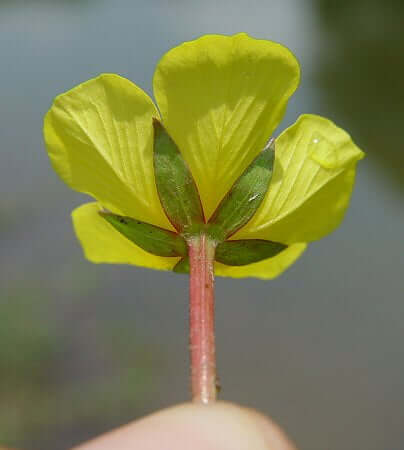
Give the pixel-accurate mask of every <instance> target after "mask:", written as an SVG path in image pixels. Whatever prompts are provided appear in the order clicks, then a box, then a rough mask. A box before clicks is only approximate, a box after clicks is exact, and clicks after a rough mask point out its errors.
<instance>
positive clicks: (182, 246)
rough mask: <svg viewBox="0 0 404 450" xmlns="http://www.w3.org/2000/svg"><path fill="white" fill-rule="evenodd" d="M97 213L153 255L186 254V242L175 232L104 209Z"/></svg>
mask: <svg viewBox="0 0 404 450" xmlns="http://www.w3.org/2000/svg"><path fill="white" fill-rule="evenodd" d="M99 214H100V216H101V217H103V218H104V219H105V220H106V221H107V222H109V223H110V224H111V225H112V226H113V227H114V228H115V229H116V230H118V231H119V232H120V233H122V234H123V235H124V236H125V237H126V238H127V239H129V240H130V241H132V242H133V243H134V244H136V245H137V246H138V247H140V248H142V249H143V250H145V251H147V252H149V253H152V254H153V255H157V256H185V255H187V244H186V242H185V240H184V238H183V237H182V236H180V235H178V234H177V233H174V232H172V231H168V230H165V229H164V228H159V227H156V226H154V225H151V224H150V223H146V222H141V221H140V220H135V219H132V218H131V217H125V216H119V215H117V214H113V213H110V212H104V211H100V212H99Z"/></svg>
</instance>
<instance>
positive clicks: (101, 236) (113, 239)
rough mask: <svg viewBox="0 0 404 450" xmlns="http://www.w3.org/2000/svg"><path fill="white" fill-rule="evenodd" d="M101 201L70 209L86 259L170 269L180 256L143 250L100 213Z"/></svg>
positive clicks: (97, 261) (96, 261) (95, 261)
mask: <svg viewBox="0 0 404 450" xmlns="http://www.w3.org/2000/svg"><path fill="white" fill-rule="evenodd" d="M100 208H101V207H100V205H98V204H97V203H86V204H85V205H81V206H79V207H78V208H76V209H75V210H74V211H73V213H72V218H73V225H74V230H75V232H76V235H77V237H78V239H79V241H80V243H81V245H82V247H83V250H84V254H85V256H86V258H87V259H88V260H90V261H91V262H94V263H111V264H133V265H135V266H142V267H149V268H150V269H160V270H171V269H172V268H173V267H174V266H175V265H176V264H177V262H178V261H179V260H180V258H165V257H161V256H155V255H152V254H150V253H147V252H145V251H144V250H142V249H141V248H140V247H138V246H137V245H135V244H134V243H133V242H131V241H129V240H128V239H126V238H125V236H123V235H122V234H120V233H119V232H118V231H116V229H115V228H114V227H113V226H112V225H110V224H109V223H108V222H107V221H106V220H105V219H103V218H102V217H101V216H100V215H99V214H98V211H100Z"/></svg>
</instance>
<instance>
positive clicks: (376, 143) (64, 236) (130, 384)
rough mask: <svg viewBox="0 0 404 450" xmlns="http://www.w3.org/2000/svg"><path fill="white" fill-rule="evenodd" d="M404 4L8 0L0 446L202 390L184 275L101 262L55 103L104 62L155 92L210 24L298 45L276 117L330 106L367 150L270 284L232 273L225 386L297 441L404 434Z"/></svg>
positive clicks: (221, 305)
mask: <svg viewBox="0 0 404 450" xmlns="http://www.w3.org/2000/svg"><path fill="white" fill-rule="evenodd" d="M403 23H404V2H403V1H402V0H381V1H376V0H373V1H372V0H366V1H365V0H339V1H333V0H313V1H310V0H283V1H282V2H275V1H269V0H249V1H248V2H245V1H242V0H232V1H229V0H222V1H221V2H218V1H216V0H204V1H203V2H200V1H198V0H187V1H185V0H171V1H168V0H165V1H164V0H155V1H149V2H143V1H134V0H117V1H115V2H111V1H109V2H107V1H98V0H86V1H80V0H75V1H72V0H71V1H68V0H65V1H62V0H59V1H57V0H49V1H40V0H37V1H34V0H32V1H28V0H27V1H23V0H9V1H5V0H0V55H1V65H0V139H1V141H0V142H1V144H0V192H1V195H0V295H1V297H0V443H1V444H4V445H8V446H10V447H16V448H21V449H27V450H40V449H41V450H63V449H66V448H68V447H70V446H72V445H74V444H77V443H78V442H80V441H82V440H85V439H88V438H91V437H92V436H95V435H96V434H98V433H101V432H103V431H106V430H109V429H111V428H112V427H115V426H118V425H120V424H123V423H126V422H128V421H130V420H133V419H135V418H138V417H140V416H142V415H144V414H147V413H150V412H152V411H154V410H156V409H157V408H162V407H165V406H168V405H172V404H174V403H177V402H182V401H186V400H187V399H188V389H187V388H188V365H187V364H188V360H187V357H188V355H187V329H186V327H187V322H186V321H187V293H188V286H187V279H186V277H184V276H181V275H175V274H171V273H160V272H154V271H150V270H146V269H140V268H135V267H127V266H108V265H92V264H90V263H89V262H87V261H86V260H84V258H83V255H82V251H81V249H80V247H79V245H78V242H77V241H76V238H75V236H74V234H73V231H72V227H71V221H70V212H71V210H72V209H73V208H75V207H76V206H78V205H80V204H81V203H84V202H85V201H87V199H86V198H85V196H83V195H80V194H77V193H74V192H73V191H71V190H69V189H68V188H67V187H66V186H65V185H64V184H63V183H62V182H61V181H60V180H59V179H58V178H57V176H56V174H55V173H54V172H53V170H52V169H51V168H50V164H49V161H48V159H47V155H46V153H45V150H44V145H43V141H42V120H43V116H44V114H45V112H46V111H47V109H48V108H49V106H50V104H51V101H52V99H53V98H54V97H55V96H56V95H57V94H59V93H61V92H63V91H66V90H68V89H70V88H71V87H73V86H75V85H76V84H78V83H80V82H82V81H85V80H87V79H89V78H91V77H94V76H96V75H97V74H99V73H100V72H114V73H119V74H121V75H123V76H125V77H127V78H129V79H131V80H133V81H134V82H135V83H137V84H138V85H140V86H141V87H142V88H143V89H145V90H146V91H147V92H149V93H151V79H152V75H153V71H154V67H155V65H156V63H157V62H158V60H159V58H160V57H161V56H162V55H163V53H164V52H166V51H167V50H168V49H169V48H171V47H172V46H175V45H177V44H179V43H180V42H182V41H186V40H191V39H194V38H196V37H198V36H200V35H202V34H206V33H223V34H232V33H236V32H239V31H246V32H248V33H249V34H251V35H252V36H254V37H257V38H265V39H271V40H275V41H279V42H281V43H283V44H285V45H287V46H288V47H289V48H290V49H291V50H292V51H293V52H294V53H295V54H296V56H297V57H298V59H299V60H300V62H301V65H302V74H303V76H302V81H301V87H300V89H299V90H298V92H297V93H296V94H295V96H294V97H293V99H292V101H291V102H290V105H289V108H288V112H287V114H286V117H285V119H284V121H283V123H282V125H281V126H280V128H279V130H282V129H284V128H285V127H286V126H288V125H290V124H291V123H293V122H294V121H295V120H296V118H297V117H298V115H299V114H301V113H303V112H312V113H317V114H321V115H324V116H327V117H329V118H331V119H332V120H334V121H335V122H336V123H337V124H339V125H340V126H342V127H343V128H345V129H346V130H348V131H349V132H350V134H351V135H352V136H353V138H354V140H355V141H356V143H357V144H358V145H359V146H360V147H361V148H362V149H363V150H365V151H366V152H367V158H366V159H365V160H364V161H362V162H361V163H360V164H359V170H358V177H357V184H356V188H355V191H354V195H353V199H352V203H351V207H350V209H349V211H348V214H347V216H346V219H345V221H344V223H343V225H342V226H341V227H340V228H339V229H338V230H337V231H336V232H335V233H333V234H332V235H331V236H329V237H327V238H326V239H323V240H322V241H320V242H317V243H314V244H312V245H311V246H310V247H309V249H308V251H307V252H306V254H305V255H304V256H303V257H302V258H301V259H300V260H299V261H298V262H297V263H296V264H295V265H294V266H293V267H292V268H291V269H289V270H288V271H287V272H286V273H285V274H284V275H283V276H281V277H280V278H279V279H277V280H274V281H272V282H263V281H259V280H253V279H245V280H231V279H218V280H217V344H218V357H219V361H218V364H219V374H220V378H221V383H222V386H223V391H222V398H223V399H225V400H231V401H234V402H239V403H242V404H245V405H249V406H251V407H254V408H258V409H260V410H261V411H263V412H264V413H266V414H268V415H270V416H272V417H273V418H274V419H275V420H276V421H278V422H279V423H280V424H281V425H282V426H283V427H284V428H285V429H286V430H287V432H288V433H289V434H290V436H291V437H292V439H293V440H295V441H296V443H297V444H298V446H299V448H300V449H301V450H309V449H310V450H324V449H327V450H337V449H338V450H342V449H344V450H361V449H363V450H365V449H366V450H380V449H389V450H402V449H403V448H404V426H403V424H404V401H403V400H404V357H403V342H404V290H403V280H402V277H403V268H404V239H403V230H404V208H403V204H404V202H403V198H404V146H403V142H404V120H403V119H404V113H403V111H404V86H403V75H402V74H403V70H404V32H403Z"/></svg>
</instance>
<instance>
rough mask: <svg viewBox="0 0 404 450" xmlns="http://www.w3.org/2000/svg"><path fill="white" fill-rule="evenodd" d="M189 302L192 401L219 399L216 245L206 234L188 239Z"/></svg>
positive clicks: (204, 401)
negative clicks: (216, 330)
mask: <svg viewBox="0 0 404 450" xmlns="http://www.w3.org/2000/svg"><path fill="white" fill-rule="evenodd" d="M188 246H189V265H190V303H189V327H190V334H189V347H190V359H191V388H192V401H194V402H201V403H210V402H214V401H215V400H216V349H215V329H214V324H215V296H214V274H213V262H214V257H215V244H214V243H213V242H212V241H210V240H209V239H208V238H207V237H206V236H205V235H203V234H202V235H201V236H197V237H194V238H192V239H190V240H189V242H188Z"/></svg>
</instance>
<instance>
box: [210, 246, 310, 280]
mask: <svg viewBox="0 0 404 450" xmlns="http://www.w3.org/2000/svg"><path fill="white" fill-rule="evenodd" d="M306 247H307V244H305V243H299V244H293V245H291V246H290V247H288V248H287V249H286V250H284V251H283V252H281V253H279V254H278V255H276V256H274V257H273V258H269V259H265V260H264V261H260V262H257V263H254V264H248V265H247V266H237V267H236V266H225V265H224V264H220V263H218V262H216V263H215V274H216V275H219V276H222V277H232V278H244V277H255V278H261V279H263V280H269V279H272V278H275V277H277V276H278V275H280V274H281V273H282V272H283V271H285V270H286V269H287V268H288V267H289V266H291V265H292V264H293V263H294V262H295V261H296V260H297V259H298V258H299V256H300V255H301V254H302V253H303V252H304V250H305V249H306Z"/></svg>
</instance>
